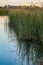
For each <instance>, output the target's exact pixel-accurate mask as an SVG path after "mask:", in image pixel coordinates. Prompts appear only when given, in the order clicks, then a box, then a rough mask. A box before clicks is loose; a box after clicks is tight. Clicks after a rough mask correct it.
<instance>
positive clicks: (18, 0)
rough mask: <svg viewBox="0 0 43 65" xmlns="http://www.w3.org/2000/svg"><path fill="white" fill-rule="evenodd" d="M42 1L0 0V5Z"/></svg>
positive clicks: (41, 0) (42, 0)
mask: <svg viewBox="0 0 43 65" xmlns="http://www.w3.org/2000/svg"><path fill="white" fill-rule="evenodd" d="M39 1H40V2H43V0H0V6H4V5H20V4H28V3H29V2H38V3H39Z"/></svg>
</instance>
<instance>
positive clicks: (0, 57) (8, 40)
mask: <svg viewBox="0 0 43 65" xmlns="http://www.w3.org/2000/svg"><path fill="white" fill-rule="evenodd" d="M8 21H9V17H7V16H0V65H36V62H37V60H38V59H40V58H42V57H43V45H41V44H38V43H37V42H30V41H28V40H24V41H23V40H20V39H18V38H17V35H16V33H15V30H12V29H11V28H9V27H8Z"/></svg>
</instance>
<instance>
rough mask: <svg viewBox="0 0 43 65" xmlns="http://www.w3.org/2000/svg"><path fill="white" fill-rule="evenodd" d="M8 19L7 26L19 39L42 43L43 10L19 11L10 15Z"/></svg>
mask: <svg viewBox="0 0 43 65" xmlns="http://www.w3.org/2000/svg"><path fill="white" fill-rule="evenodd" d="M9 17H10V21H9V26H10V27H12V28H13V29H14V30H15V31H16V32H17V35H18V37H19V38H21V39H29V40H32V41H34V40H35V41H38V42H39V43H41V42H43V9H40V8H33V9H30V10H29V9H28V10H27V11H23V10H21V11H19V12H13V13H10V14H9Z"/></svg>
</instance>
